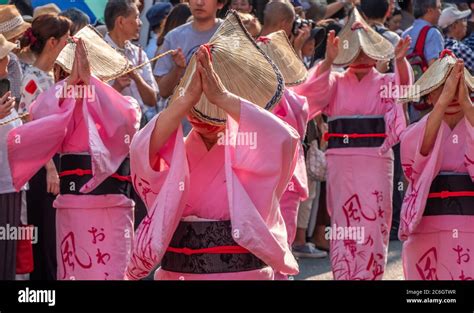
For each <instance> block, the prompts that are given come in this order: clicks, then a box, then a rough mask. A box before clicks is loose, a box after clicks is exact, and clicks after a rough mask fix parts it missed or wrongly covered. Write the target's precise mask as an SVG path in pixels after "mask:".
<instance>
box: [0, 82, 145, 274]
mask: <svg viewBox="0 0 474 313" xmlns="http://www.w3.org/2000/svg"><path fill="white" fill-rule="evenodd" d="M90 84H91V86H92V88H93V90H94V92H95V97H94V99H93V100H92V101H91V100H88V98H85V99H84V100H83V101H82V100H77V101H76V100H75V99H72V98H66V99H61V101H60V100H59V98H58V97H57V92H60V91H61V89H62V88H63V87H62V86H63V83H62V82H61V83H58V84H56V85H55V86H53V87H52V88H50V89H49V90H47V91H45V92H44V93H42V94H41V95H40V96H39V97H38V99H37V100H36V102H34V103H33V105H32V106H31V109H30V113H31V115H32V117H33V121H32V122H30V123H27V124H25V125H23V126H22V127H18V128H16V129H14V130H13V131H11V132H10V133H9V134H8V157H9V161H10V166H11V172H12V177H13V182H14V186H15V188H17V189H19V188H21V186H23V185H24V184H25V183H26V182H27V181H28V179H30V178H31V177H32V176H33V175H34V174H35V173H36V172H37V171H38V169H39V168H41V167H42V166H44V164H46V163H47V162H48V161H49V160H50V159H51V158H52V157H53V155H54V154H55V153H62V154H89V155H91V157H92V171H93V177H92V178H91V180H90V181H89V182H88V183H87V184H86V185H84V186H83V187H82V189H81V190H80V191H81V192H82V193H84V195H70V194H66V195H58V197H57V198H56V200H55V201H54V203H53V205H54V207H55V208H56V209H57V213H56V241H57V263H58V279H60V280H66V279H68V280H69V279H70V280H121V279H123V275H124V273H125V268H126V264H127V262H128V258H129V257H130V251H131V246H132V240H133V210H134V206H135V204H134V202H133V201H132V200H130V199H129V198H127V197H126V196H124V195H87V193H88V192H91V191H93V190H94V189H95V188H96V187H97V186H98V185H99V184H100V183H102V182H103V181H104V180H105V179H106V178H107V177H109V176H110V175H112V174H113V173H115V172H116V171H117V169H118V167H119V166H120V164H121V163H122V162H123V161H124V160H125V158H126V157H127V156H128V153H129V143H130V142H131V140H132V138H133V136H134V135H135V133H136V132H137V131H138V127H139V121H140V112H139V109H138V105H137V103H136V102H135V100H133V99H132V98H125V97H123V96H122V95H120V94H119V93H117V92H116V91H115V90H114V89H112V88H111V87H109V86H108V85H107V84H104V83H103V82H101V81H100V80H98V79H96V78H94V77H92V78H91V83H90ZM28 209H29V210H34V209H35V208H34V204H30V206H29V208H28ZM39 240H41V238H40V239H39Z"/></svg>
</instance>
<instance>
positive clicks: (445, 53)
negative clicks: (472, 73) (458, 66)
mask: <svg viewBox="0 0 474 313" xmlns="http://www.w3.org/2000/svg"><path fill="white" fill-rule="evenodd" d="M447 55H449V56H452V57H453V58H455V59H456V58H457V57H456V55H455V54H454V53H453V51H451V50H449V49H444V50H443V51H441V53H440V54H439V58H440V59H442V58H444V57H445V56H447Z"/></svg>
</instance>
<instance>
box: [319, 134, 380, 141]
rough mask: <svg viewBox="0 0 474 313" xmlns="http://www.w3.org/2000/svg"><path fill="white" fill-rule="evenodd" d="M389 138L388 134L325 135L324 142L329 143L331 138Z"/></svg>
mask: <svg viewBox="0 0 474 313" xmlns="http://www.w3.org/2000/svg"><path fill="white" fill-rule="evenodd" d="M333 137H334V138H354V139H359V138H387V135H386V134H337V133H324V136H323V138H324V140H325V141H329V139H330V138H333Z"/></svg>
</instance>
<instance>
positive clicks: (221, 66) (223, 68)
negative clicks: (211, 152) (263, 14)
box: [170, 11, 284, 126]
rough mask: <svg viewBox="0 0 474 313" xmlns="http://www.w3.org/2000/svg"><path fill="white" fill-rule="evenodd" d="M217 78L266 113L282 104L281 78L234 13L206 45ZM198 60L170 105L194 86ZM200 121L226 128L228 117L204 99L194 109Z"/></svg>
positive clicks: (194, 113) (183, 79) (192, 65)
mask: <svg viewBox="0 0 474 313" xmlns="http://www.w3.org/2000/svg"><path fill="white" fill-rule="evenodd" d="M207 46H208V47H209V50H210V53H211V60H212V64H213V67H214V70H215V71H216V73H217V75H218V76H219V78H220V79H221V81H222V83H223V85H224V86H225V87H226V88H227V90H228V91H229V92H231V93H233V94H235V95H237V96H238V97H241V98H244V99H246V100H248V101H250V102H252V103H254V104H256V105H258V106H260V107H262V108H265V109H267V110H271V109H273V107H274V106H275V105H276V104H277V103H278V102H279V101H280V99H281V97H282V94H283V91H284V81H283V77H282V74H281V73H280V71H279V70H278V68H277V67H276V65H275V64H274V63H273V62H272V61H271V60H270V59H269V58H268V56H267V55H266V54H265V53H264V52H263V51H262V50H261V49H260V48H259V47H258V46H257V44H256V43H255V41H254V40H253V39H252V38H251V36H250V34H249V33H248V32H247V31H246V29H245V28H244V26H243V24H242V22H241V20H240V18H239V17H238V15H237V13H235V12H234V11H231V12H230V13H229V14H228V15H227V17H226V19H225V21H224V22H223V23H222V25H221V26H220V27H219V29H218V30H217V31H216V33H215V34H214V36H212V38H211V39H210V41H209V43H208V44H207ZM195 70H196V56H193V57H192V58H191V61H190V63H189V65H188V67H187V69H186V72H185V74H184V76H183V78H182V79H181V81H180V83H179V85H178V86H177V87H176V89H175V90H174V93H173V95H172V96H171V99H170V102H172V101H175V100H176V99H177V98H178V97H180V96H181V94H182V92H183V91H184V90H186V88H187V87H188V85H189V84H192V77H193V75H194V72H195ZM192 114H193V115H194V116H195V117H196V118H197V119H199V120H201V121H203V122H205V123H208V124H211V125H218V126H221V125H224V124H225V122H226V118H227V114H226V113H225V112H224V111H223V110H221V109H220V108H219V107H217V106H216V105H214V104H212V103H210V102H209V101H208V100H207V98H206V97H205V95H204V94H203V95H202V96H201V99H200V100H199V102H198V103H197V104H196V105H195V106H194V108H193V109H192Z"/></svg>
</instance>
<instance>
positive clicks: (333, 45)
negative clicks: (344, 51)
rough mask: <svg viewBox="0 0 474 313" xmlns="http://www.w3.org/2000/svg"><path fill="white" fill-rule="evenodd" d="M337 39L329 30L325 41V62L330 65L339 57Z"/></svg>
mask: <svg viewBox="0 0 474 313" xmlns="http://www.w3.org/2000/svg"><path fill="white" fill-rule="evenodd" d="M339 40H340V39H339V37H337V36H336V32H335V31H334V30H331V31H330V32H329V35H328V39H327V46H326V60H327V61H328V62H330V63H331V64H332V63H334V60H335V59H336V58H337V56H338V55H339Z"/></svg>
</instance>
